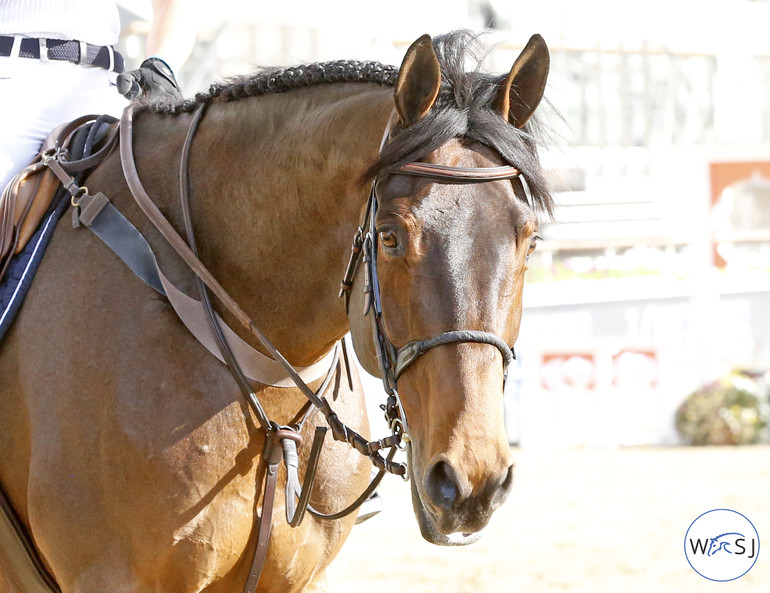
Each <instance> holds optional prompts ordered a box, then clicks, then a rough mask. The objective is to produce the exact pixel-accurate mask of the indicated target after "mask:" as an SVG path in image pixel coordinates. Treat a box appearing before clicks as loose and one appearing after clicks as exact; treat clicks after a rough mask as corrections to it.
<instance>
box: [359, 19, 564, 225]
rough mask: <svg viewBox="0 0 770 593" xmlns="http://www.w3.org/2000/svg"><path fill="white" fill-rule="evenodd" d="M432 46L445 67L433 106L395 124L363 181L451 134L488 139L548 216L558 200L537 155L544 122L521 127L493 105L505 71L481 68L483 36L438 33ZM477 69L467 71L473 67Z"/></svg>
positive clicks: (533, 120)
mask: <svg viewBox="0 0 770 593" xmlns="http://www.w3.org/2000/svg"><path fill="white" fill-rule="evenodd" d="M433 49H434V51H435V52H436V56H437V57H438V60H439V64H440V66H441V89H440V91H439V94H438V97H437V98H436V101H435V102H434V104H433V106H432V107H431V109H430V111H429V112H428V113H427V114H426V115H425V117H423V118H422V119H421V120H419V121H418V122H416V123H415V124H413V125H411V126H409V127H408V128H406V129H398V128H396V129H395V130H394V132H393V134H392V139H391V141H390V142H389V143H388V144H387V145H386V146H385V148H384V149H383V151H382V153H381V154H380V155H379V157H378V158H377V160H376V161H375V162H374V163H372V164H371V166H370V167H369V168H368V169H367V170H366V171H364V173H363V175H362V176H361V179H362V181H366V180H370V179H372V178H374V177H376V176H377V175H380V174H383V173H388V172H389V171H393V170H395V169H398V168H399V167H401V166H403V165H405V164H406V163H409V162H412V161H416V160H418V159H420V158H422V157H424V156H426V155H427V154H429V153H431V152H433V151H435V150H437V149H438V148H439V147H441V146H442V145H444V144H445V143H446V142H448V141H449V140H451V139H452V138H466V139H468V140H472V141H476V142H479V143H481V144H484V145H486V146H488V147H490V148H492V149H494V150H495V151H496V152H498V153H499V154H500V156H501V157H502V158H503V159H504V160H505V161H506V162H507V163H508V164H510V165H512V166H514V167H516V168H517V169H519V170H520V171H521V173H522V176H523V177H524V178H525V179H526V181H527V186H528V188H529V190H530V197H531V203H530V206H531V207H532V208H534V209H535V210H537V211H540V212H544V213H546V214H548V215H550V214H552V212H553V207H554V203H553V199H552V197H551V193H550V189H549V186H548V182H547V181H546V177H545V173H544V171H543V168H542V166H541V164H540V159H539V157H538V147H539V146H540V145H541V144H542V140H541V136H542V135H543V133H542V129H543V126H542V124H541V123H540V122H539V120H538V119H537V118H536V117H532V118H530V120H529V121H528V122H527V123H526V124H525V125H524V127H523V128H517V127H515V126H513V125H511V124H509V123H508V122H507V121H506V120H505V119H504V118H503V117H502V116H501V114H500V113H499V112H498V111H497V110H496V108H495V106H494V102H495V97H496V95H497V91H498V88H499V85H500V83H501V82H502V81H503V79H504V78H505V75H494V74H489V73H487V72H484V71H483V70H482V63H483V60H484V58H485V57H486V55H487V54H488V53H489V51H488V50H485V49H484V47H483V45H482V44H481V42H480V36H479V35H476V34H473V33H471V32H469V31H455V32H452V33H448V34H447V35H442V36H440V37H436V38H435V39H434V40H433ZM469 65H470V66H471V67H472V68H471V69H470V70H468V66H469Z"/></svg>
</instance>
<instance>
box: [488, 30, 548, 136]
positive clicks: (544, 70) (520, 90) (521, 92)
mask: <svg viewBox="0 0 770 593" xmlns="http://www.w3.org/2000/svg"><path fill="white" fill-rule="evenodd" d="M550 64H551V58H550V55H549V53H548V46H547V45H546V44H545V41H544V40H543V38H542V37H540V35H533V36H532V37H531V38H530V40H529V42H528V43H527V46H526V47H525V48H524V49H523V50H522V52H521V54H520V55H519V57H518V58H516V61H515V62H514V63H513V67H512V68H511V71H510V72H509V73H508V76H506V77H505V79H504V80H503V81H502V82H501V83H500V86H499V89H498V91H497V97H495V107H496V108H497V110H498V111H499V112H500V113H501V114H502V116H503V117H504V118H505V119H506V120H508V121H509V122H510V123H512V124H513V125H514V126H516V127H517V128H520V127H522V126H523V125H524V124H525V123H527V120H528V119H529V118H530V117H532V114H533V113H534V112H535V109H537V106H538V105H539V104H540V99H542V98H543V91H545V83H546V80H547V79H548V69H549V68H550Z"/></svg>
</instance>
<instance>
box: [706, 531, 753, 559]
mask: <svg viewBox="0 0 770 593" xmlns="http://www.w3.org/2000/svg"><path fill="white" fill-rule="evenodd" d="M728 535H736V536H738V537H740V538H743V534H742V533H736V532H730V533H723V534H722V535H718V536H716V537H712V538H711V547H710V548H709V551H708V555H709V556H713V555H714V554H716V553H717V552H721V551H723V550H724V551H725V552H727V553H728V554H732V553H733V552H732V550H731V549H730V546H731V545H734V544H735V540H734V539H733V540H732V541H730V540H722V538H723V537H727V536H728ZM744 539H745V538H744ZM720 540H722V541H720Z"/></svg>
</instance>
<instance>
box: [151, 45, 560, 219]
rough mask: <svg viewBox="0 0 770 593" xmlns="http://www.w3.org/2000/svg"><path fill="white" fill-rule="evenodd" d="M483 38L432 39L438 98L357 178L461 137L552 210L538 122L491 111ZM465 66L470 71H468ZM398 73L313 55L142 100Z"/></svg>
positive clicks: (231, 95)
mask: <svg viewBox="0 0 770 593" xmlns="http://www.w3.org/2000/svg"><path fill="white" fill-rule="evenodd" d="M480 37H481V36H480V35H477V34H474V33H471V32H470V31H465V30H460V31H454V32H452V33H448V34H446V35H442V36H439V37H436V38H434V40H433V48H434V51H435V52H436V55H437V57H438V59H439V63H440V65H441V90H440V92H439V95H438V97H437V99H436V102H435V103H434V105H433V107H432V108H431V110H430V111H429V112H428V114H427V115H426V116H425V117H424V118H422V119H421V120H420V121H418V122H417V123H415V124H414V125H412V126H410V127H409V128H407V129H404V130H395V131H394V134H393V137H392V140H391V142H389V143H388V145H387V146H386V147H385V148H384V150H383V151H382V153H381V154H380V155H379V157H378V158H377V159H376V160H375V161H374V162H373V163H372V164H371V165H370V166H369V167H368V168H367V169H366V170H365V171H364V172H363V174H362V175H361V177H360V180H361V181H363V182H366V181H369V180H371V179H373V178H374V177H376V176H377V175H380V174H383V173H387V172H389V171H392V170H395V169H397V168H399V167H401V166H402V165H405V164H406V163H408V162H412V161H416V160H418V159H420V158H423V157H425V156H426V155H427V154H429V153H431V152H433V151H435V150H437V149H438V148H439V147H440V146H442V145H443V144H445V143H446V142H448V141H449V140H451V139H452V138H466V139H468V140H472V141H476V142H479V143H481V144H484V145H486V146H489V147H490V148H492V149H494V150H495V151H497V152H498V153H499V154H500V156H501V157H502V158H503V159H504V160H505V161H506V162H507V163H509V164H510V165H513V166H514V167H516V168H518V169H519V170H520V171H521V173H522V176H523V177H524V178H525V179H526V181H527V186H528V188H529V193H530V198H531V203H530V206H531V207H532V208H533V209H535V210H536V211H540V212H544V213H546V214H548V215H551V214H552V212H553V208H554V203H553V199H552V197H551V193H550V189H549V186H548V182H547V181H546V177H545V174H544V171H543V168H542V166H541V165H540V160H539V156H538V147H539V146H541V145H542V140H541V137H542V136H543V133H542V130H543V126H542V124H541V123H540V121H539V120H538V119H537V116H533V117H532V118H530V120H529V121H528V122H527V123H526V124H525V125H524V127H523V128H517V127H515V126H513V125H511V124H509V123H508V122H507V121H505V119H504V118H503V117H501V115H500V113H499V112H498V111H496V110H495V107H494V100H495V96H496V94H497V89H498V86H499V84H500V83H501V82H502V80H503V79H504V77H505V75H493V74H489V73H486V72H484V71H483V70H482V62H483V60H484V58H485V57H486V55H487V54H488V53H489V50H487V49H485V48H484V46H483V44H482V43H481V41H480ZM469 65H470V66H471V70H468V66H469ZM397 79H398V68H397V67H396V66H388V65H385V64H382V63H380V62H375V61H354V60H338V61H333V62H316V63H313V64H307V65H302V66H292V67H286V68H270V69H262V70H260V71H259V72H257V73H256V74H254V75H251V76H241V77H236V78H232V79H230V80H229V81H227V82H225V83H215V84H213V85H211V87H210V88H209V91H208V92H206V93H198V94H197V95H196V96H195V97H194V98H193V99H188V100H184V101H180V102H178V103H174V104H163V103H156V104H151V105H147V107H148V108H150V109H152V110H153V111H155V112H159V113H168V114H176V113H187V112H191V111H193V110H194V109H196V108H197V107H198V106H199V105H201V104H209V103H212V102H214V101H215V100H220V101H225V102H228V101H235V100H238V99H242V98H246V97H255V96H260V95H266V94H274V93H283V92H287V91H290V90H292V89H298V88H304V87H313V86H320V85H326V84H334V83H340V82H346V83H351V82H353V83H375V84H379V85H382V86H394V85H395V84H396V81H397Z"/></svg>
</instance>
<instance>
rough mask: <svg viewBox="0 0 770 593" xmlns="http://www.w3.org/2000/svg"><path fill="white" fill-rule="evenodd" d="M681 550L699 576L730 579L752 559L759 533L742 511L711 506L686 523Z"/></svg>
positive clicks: (743, 571)
mask: <svg viewBox="0 0 770 593" xmlns="http://www.w3.org/2000/svg"><path fill="white" fill-rule="evenodd" d="M715 534H719V535H715ZM684 553H685V557H686V558H687V562H688V563H689V564H690V566H691V567H692V569H693V570H694V571H695V572H697V573H698V574H699V575H700V576H702V577H703V578H706V579H709V580H711V581H718V582H725V581H733V580H735V579H738V578H740V577H742V576H743V575H745V574H746V573H747V572H749V570H751V568H752V567H753V566H754V564H755V563H756V561H757V557H758V556H759V534H758V533H757V529H756V527H754V524H753V523H752V522H751V521H750V520H749V519H748V517H746V516H745V515H742V514H741V513H739V512H737V511H733V510H731V509H713V510H711V511H707V512H705V513H703V514H702V515H700V516H699V517H697V518H696V519H695V521H693V522H692V524H691V525H690V527H689V529H688V530H687V533H686V534H685V536H684Z"/></svg>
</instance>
